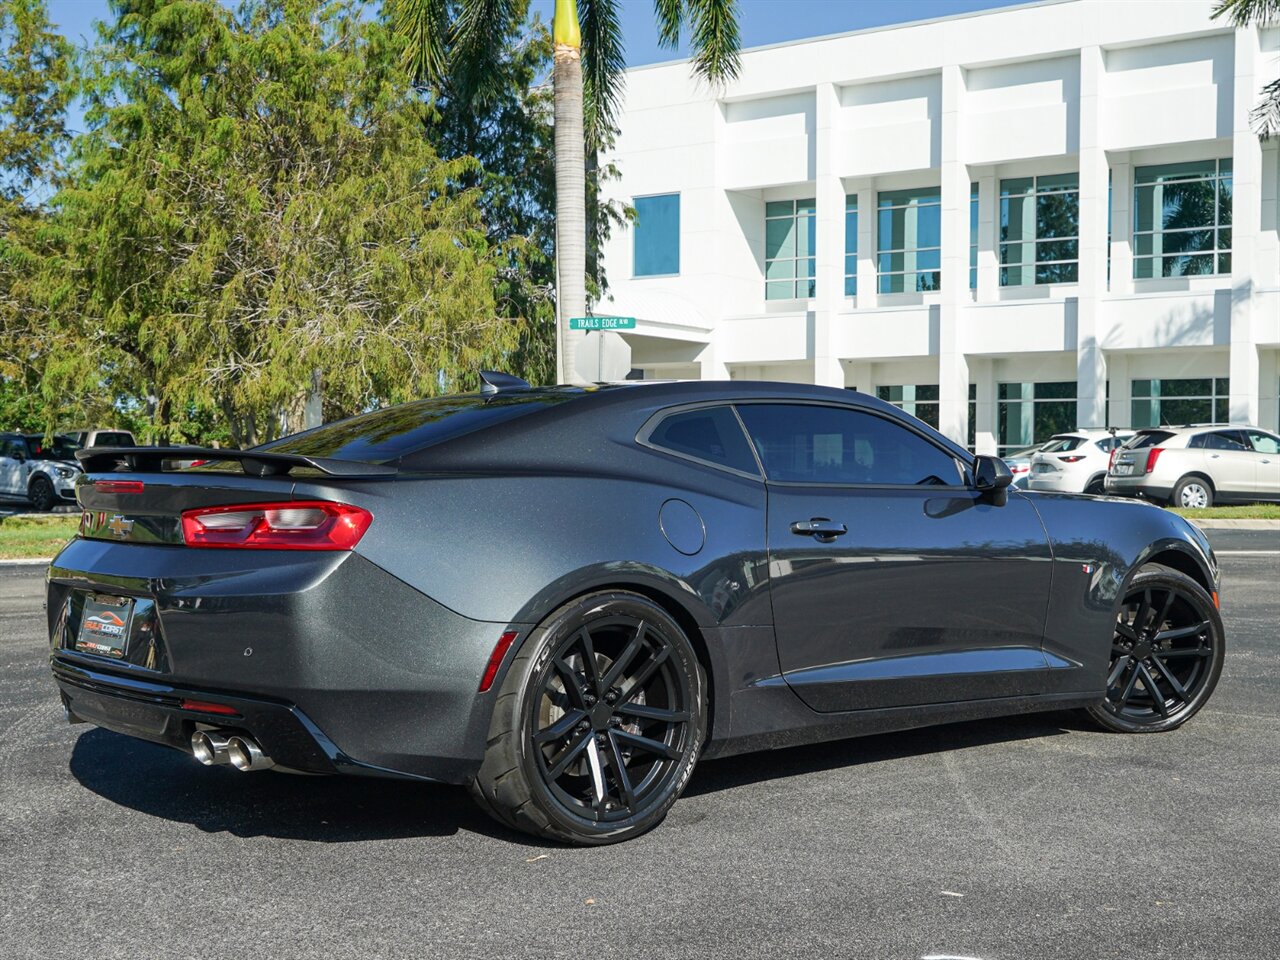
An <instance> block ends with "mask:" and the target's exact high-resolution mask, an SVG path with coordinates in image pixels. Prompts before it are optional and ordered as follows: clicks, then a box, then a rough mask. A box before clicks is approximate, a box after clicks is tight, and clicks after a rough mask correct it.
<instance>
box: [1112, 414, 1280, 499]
mask: <svg viewBox="0 0 1280 960" xmlns="http://www.w3.org/2000/svg"><path fill="white" fill-rule="evenodd" d="M1106 490H1107V493H1111V494H1117V495H1120V496H1129V497H1145V498H1147V499H1149V500H1154V501H1156V502H1159V503H1169V504H1171V505H1172V506H1175V507H1210V506H1213V504H1215V503H1255V502H1257V501H1275V502H1280V437H1278V436H1276V435H1275V434H1274V433H1271V432H1270V431H1267V430H1260V429H1259V428H1257V427H1250V426H1236V425H1233V424H1201V425H1196V426H1187V427H1152V428H1149V429H1144V430H1139V431H1138V432H1137V434H1136V435H1135V436H1134V437H1133V438H1132V439H1131V440H1130V441H1129V442H1128V443H1126V444H1125V445H1124V446H1123V447H1121V448H1120V449H1119V450H1117V451H1116V453H1115V454H1114V455H1113V456H1112V458H1111V467H1110V469H1109V470H1108V471H1107V482H1106Z"/></svg>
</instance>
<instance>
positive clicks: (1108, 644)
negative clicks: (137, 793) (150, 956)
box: [47, 373, 1224, 844]
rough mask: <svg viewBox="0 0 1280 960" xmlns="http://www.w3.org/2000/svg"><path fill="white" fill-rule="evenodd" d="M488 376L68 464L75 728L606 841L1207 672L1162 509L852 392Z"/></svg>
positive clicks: (1171, 518) (1178, 549) (67, 618)
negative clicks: (897, 746)
mask: <svg viewBox="0 0 1280 960" xmlns="http://www.w3.org/2000/svg"><path fill="white" fill-rule="evenodd" d="M482 378H483V380H484V382H485V384H486V386H485V389H484V392H482V393H481V394H476V395H468V396H452V397H441V398H435V399H430V400H421V401H417V402H414V403H409V404H405V405H402V406H397V407H390V408H387V409H382V410H376V411H373V412H370V413H366V414H363V415H361V416H357V417H354V418H352V419H349V420H345V421H341V422H338V423H331V424H326V425H324V426H321V427H318V428H315V429H313V430H310V431H307V432H305V433H301V434H297V435H294V436H291V437H286V438H284V439H282V440H277V441H274V442H272V443H269V444H266V445H264V446H261V447H257V448H254V449H252V450H219V451H209V452H208V458H209V461H210V462H209V463H206V464H205V465H203V466H202V467H200V468H198V469H197V470H195V471H190V470H184V471H165V469H164V461H165V460H166V459H172V458H173V457H174V456H175V454H174V452H173V451H171V450H168V449H165V448H148V447H139V448H136V449H135V450H131V451H129V458H130V461H131V466H130V472H112V468H113V467H114V466H115V464H116V463H117V461H118V458H119V455H120V452H119V451H113V450H111V449H110V448H108V449H105V450H102V449H99V450H97V451H95V450H88V451H84V452H82V454H81V456H82V458H83V462H84V464H85V466H86V468H87V470H88V475H87V476H86V477H85V478H83V480H82V481H81V483H80V486H79V499H80V503H81V506H82V507H83V508H84V515H83V522H82V528H81V533H80V536H78V537H77V538H76V539H75V540H73V541H72V542H71V543H70V544H68V546H67V547H66V548H65V549H64V550H63V551H62V552H61V553H60V554H59V555H58V556H57V558H55V560H54V561H53V564H52V565H51V567H50V569H49V574H48V596H47V600H48V604H47V606H48V623H49V631H50V641H51V665H52V669H53V674H54V676H55V678H56V682H57V686H58V689H59V690H60V692H61V696H62V700H63V704H64V706H65V708H66V711H67V714H68V717H69V719H70V720H71V721H72V722H78V721H80V720H87V721H89V722H92V723H95V724H97V725H99V726H102V727H106V728H108V729H110V730H114V731H117V732H120V733H125V734H129V735H131V736H135V737H140V738H142V739H145V740H152V741H156V742H159V743H163V744H167V745H169V746H172V747H175V748H177V749H180V750H183V751H186V752H189V753H191V754H192V755H194V756H195V758H196V759H198V760H199V761H200V762H202V763H205V764H225V763H230V764H231V765H232V766H233V767H235V768H236V769H237V770H241V771H254V770H263V769H268V768H271V767H273V766H274V767H275V768H276V769H282V768H283V769H288V770H292V771H305V772H307V773H316V774H325V773H328V774H332V773H358V774H364V775H369V776H391V777H404V778H413V779H430V780H435V781H444V782H448V783H461V784H467V785H468V786H469V787H470V789H471V792H472V794H473V796H474V797H475V798H476V799H477V801H478V802H479V804H480V806H482V807H483V808H484V809H485V810H486V811H488V812H489V813H490V814H492V815H493V816H494V817H495V818H497V819H498V820H499V821H501V822H502V823H504V824H507V825H509V826H510V827H514V828H517V829H520V830H525V831H528V832H529V833H533V834H537V835H539V836H542V837H547V838H551V839H554V840H557V841H560V842H570V843H579V844H603V843H612V842H616V841H619V840H625V839H627V838H629V837H634V836H636V835H637V834H639V833H641V832H643V831H645V830H647V829H649V828H651V827H653V826H654V825H656V824H657V823H658V822H659V821H661V819H662V818H663V816H664V815H665V814H666V812H667V810H668V809H669V808H670V807H671V805H672V804H673V803H674V802H675V800H676V798H677V797H678V796H679V794H680V792H681V791H682V790H683V789H684V787H685V785H686V784H687V783H688V782H689V778H690V776H691V774H692V772H693V769H694V766H695V764H696V763H697V761H698V760H699V758H701V757H723V756H728V755H731V754H738V753H744V752H747V751H755V750H762V749H770V748H776V747H782V746H788V745H792V744H797V743H803V742H812V741H821V740H831V739H836V738H840V737H847V736H854V735H859V734H869V733H880V732H884V731H888V730H896V729H903V728H908V727H918V726H921V725H924V724H930V723H945V722H950V721H954V720H958V719H962V718H963V719H973V718H977V717H985V716H995V715H1003V714H1009V713H1020V712H1023V711H1028V710H1057V709H1063V708H1067V707H1080V708H1084V709H1086V710H1087V711H1088V713H1089V714H1090V715H1091V716H1092V717H1093V718H1094V719H1095V720H1096V721H1097V722H1098V723H1099V724H1101V725H1102V726H1103V727H1104V728H1106V729H1110V730H1116V731H1126V732H1153V731H1160V730H1169V729H1172V728H1174V727H1177V726H1179V725H1180V724H1182V723H1183V722H1184V721H1186V720H1187V718H1189V717H1190V716H1192V715H1193V714H1194V713H1195V712H1196V711H1197V710H1199V709H1200V708H1201V706H1203V704H1204V703H1205V701H1206V700H1207V698H1208V697H1209V695H1210V692H1211V691H1212V690H1213V687H1214V685H1215V683H1216V682H1217V679H1218V675H1219V673H1220V671H1221V669H1222V661H1223V655H1224V653H1223V651H1224V646H1223V644H1224V638H1223V627H1222V620H1221V618H1220V616H1219V613H1218V609H1217V602H1216V599H1215V598H1216V596H1217V595H1218V590H1219V577H1218V566H1217V563H1216V561H1215V559H1214V556H1213V552H1212V550H1211V549H1210V547H1209V543H1208V541H1207V540H1206V539H1205V537H1204V535H1203V534H1202V533H1201V532H1200V531H1199V530H1198V529H1196V528H1195V527H1194V526H1193V525H1191V524H1190V523H1188V522H1187V521H1186V520H1184V519H1182V518H1181V517H1179V516H1177V515H1176V514H1173V513H1170V512H1167V511H1164V510H1157V509H1155V508H1153V507H1151V506H1150V505H1147V504H1143V503H1139V502H1133V501H1129V502H1126V501H1123V500H1115V499H1100V498H1088V497H1074V496H1065V495H1060V494H1050V493H1038V494H1037V493H1022V492H1019V491H1016V490H1010V489H1009V483H1010V481H1011V480H1012V477H1011V475H1010V473H1009V471H1008V470H1007V469H1006V467H1005V465H1004V463H1003V462H1002V461H1001V460H999V459H998V458H996V457H990V456H977V457H975V456H973V455H971V454H969V453H968V452H967V451H966V450H965V449H964V448H963V447H961V446H959V445H957V444H955V443H953V442H952V441H951V440H949V439H947V438H945V437H943V436H941V435H940V434H938V433H937V432H936V431H934V430H932V429H930V428H929V427H927V426H926V425H924V424H923V423H921V422H920V421H919V420H917V419H915V418H914V417H911V416H909V415H907V414H905V413H903V412H902V411H900V410H898V409H897V408H896V407H894V406H891V405H890V404H888V403H886V402H883V401H881V400H878V399H876V398H874V397H869V396H865V395H862V394H856V393H851V392H849V391H847V390H835V389H829V388H825V387H816V386H804V385H799V384H783V383H752V382H740V381H695V382H684V383H679V382H674V383H672V382H668V383H631V384H616V385H604V386H598V387H591V388H578V387H568V386H564V387H550V388H543V389H535V388H531V387H530V386H529V385H528V384H526V383H524V382H523V381H521V380H517V379H516V378H514V377H509V376H503V375H498V374H490V373H486V374H483V375H482ZM220 464H221V465H222V467H221V469H220V468H219V465H220ZM193 802H198V801H193Z"/></svg>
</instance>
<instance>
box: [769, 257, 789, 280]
mask: <svg viewBox="0 0 1280 960" xmlns="http://www.w3.org/2000/svg"><path fill="white" fill-rule="evenodd" d="M795 275H796V262H795V261H794V260H770V261H768V262H767V263H766V264H765V265H764V278H765V279H766V280H792V279H794V278H795Z"/></svg>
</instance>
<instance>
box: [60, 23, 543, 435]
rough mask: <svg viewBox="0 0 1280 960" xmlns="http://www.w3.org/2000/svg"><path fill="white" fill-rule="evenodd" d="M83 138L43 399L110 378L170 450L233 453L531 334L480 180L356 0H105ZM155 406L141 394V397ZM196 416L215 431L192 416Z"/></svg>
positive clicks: (499, 361)
mask: <svg viewBox="0 0 1280 960" xmlns="http://www.w3.org/2000/svg"><path fill="white" fill-rule="evenodd" d="M113 11H114V13H115V15H116V16H115V18H114V20H113V21H111V22H108V23H106V24H103V25H102V27H101V37H100V42H99V45H98V47H97V48H96V49H95V50H94V51H93V52H92V56H91V59H90V62H89V64H88V68H87V70H86V72H85V80H86V85H85V93H86V96H87V98H88V101H89V104H90V109H89V110H88V112H87V118H88V121H89V124H90V128H91V129H90V132H89V133H88V134H87V135H85V136H84V137H82V138H81V139H80V140H79V141H78V142H77V144H76V147H75V154H74V162H75V165H76V173H77V175H76V177H75V178H74V181H73V182H71V183H69V184H68V185H67V186H66V187H65V188H64V189H63V190H61V191H60V192H59V193H58V195H57V196H56V197H55V200H54V204H55V208H56V211H57V215H58V219H59V223H60V227H61V230H62V231H63V239H64V243H65V249H66V261H67V262H66V264H65V267H66V269H65V270H63V271H60V272H61V274H62V275H63V276H64V277H65V280H64V281H63V286H62V288H61V289H60V290H58V291H57V292H56V295H55V299H57V300H58V301H60V302H63V303H65V304H66V308H65V309H63V310H61V311H60V312H59V315H58V323H59V324H60V327H59V330H60V332H62V333H64V334H65V335H66V337H67V339H68V340H70V341H73V342H75V343H77V344H78V345H80V346H81V349H78V350H75V351H68V352H65V353H63V354H61V355H59V356H58V357H57V361H56V363H51V364H50V367H49V369H48V371H47V373H46V377H45V388H46V390H48V389H49V388H50V386H51V385H52V386H53V387H55V388H56V389H59V390H62V391H71V392H74V391H75V389H76V386H77V385H78V384H83V383H92V382H95V381H96V380H98V379H100V378H101V377H102V375H103V371H107V372H108V374H109V375H110V376H111V377H112V379H113V382H112V387H114V388H115V390H116V392H120V393H124V394H127V395H130V396H133V397H137V398H140V399H143V400H144V402H147V403H148V405H149V406H150V407H151V408H152V410H153V411H154V414H153V415H154V419H155V430H154V431H153V434H152V435H153V436H155V437H156V438H157V439H174V438H176V437H177V436H178V435H182V434H189V433H191V432H199V433H201V434H203V433H205V429H203V428H204V427H207V426H208V420H209V413H210V412H211V411H212V412H216V414H217V416H218V418H219V419H220V420H222V421H223V422H224V423H225V424H226V425H227V427H228V429H229V432H230V434H231V437H230V439H232V440H233V441H234V442H236V443H238V444H250V443H256V442H261V441H263V440H266V439H270V438H272V437H273V436H276V435H278V434H279V433H280V432H281V431H282V430H286V429H296V428H297V427H298V426H300V424H301V414H302V407H303V404H304V402H305V399H306V397H307V394H308V392H309V391H310V390H311V389H312V386H313V376H315V375H317V374H318V376H319V381H320V385H321V389H322V392H323V396H324V403H325V413H326V416H327V417H332V416H339V415H345V414H351V413H355V412H358V411H360V410H364V409H369V408H371V407H374V406H378V405H381V404H385V403H394V402H399V401H402V400H407V399H411V398H413V397H418V396H423V395H429V394H433V393H437V392H441V391H452V390H457V389H460V388H465V387H467V386H472V385H474V375H475V371H476V370H478V369H479V368H480V367H482V366H485V365H493V366H502V365H503V361H504V358H506V357H507V356H508V355H509V354H510V352H511V351H512V350H513V349H514V348H515V347H516V346H517V344H518V343H519V341H520V337H521V333H522V329H523V323H522V322H521V321H519V320H515V319H510V318H509V315H508V314H506V313H505V312H504V309H503V308H504V307H506V306H507V305H506V304H501V305H500V304H498V303H496V302H495V298H494V291H495V289H496V288H498V274H499V271H500V270H501V269H502V268H503V267H504V266H505V265H507V264H508V263H509V257H508V256H507V255H506V253H505V251H503V250H502V249H501V248H498V247H495V246H493V245H491V244H490V243H489V242H488V239H487V237H486V230H485V225H484V223H483V220H482V217H481V214H480V210H479V207H478V200H479V194H478V191H477V190H476V189H474V188H470V189H469V188H466V187H465V184H466V182H467V181H468V179H469V178H472V179H473V178H474V175H475V172H476V170H477V166H476V163H475V161H473V160H470V159H467V158H457V159H452V160H442V159H441V158H440V157H439V155H438V154H437V153H436V151H435V150H434V149H433V148H432V146H431V145H430V143H429V142H428V141H427V140H426V139H425V138H424V137H423V129H424V124H425V123H426V119H427V118H426V115H425V113H424V109H423V106H422V105H421V103H420V100H419V98H418V97H417V95H416V94H415V92H414V91H413V90H412V89H411V88H410V86H409V84H408V82H407V79H406V77H405V76H404V75H403V73H402V71H401V69H400V68H399V65H398V61H399V47H398V44H397V42H396V41H395V39H394V38H393V37H392V35H391V34H390V32H389V31H388V30H387V28H386V27H385V26H384V25H382V24H380V23H378V22H375V21H371V20H369V19H368V18H366V17H364V16H362V13H363V9H362V6H361V5H360V4H359V3H355V2H322V0H277V2H266V0H250V2H247V3H245V4H243V5H242V6H241V7H240V9H239V10H238V11H236V12H235V13H232V12H230V11H228V10H227V9H226V8H224V7H223V6H222V5H221V4H220V3H218V2H216V0H168V2H166V0H113ZM147 398H149V400H148V399H147ZM202 420H203V424H202V422H201V421H202Z"/></svg>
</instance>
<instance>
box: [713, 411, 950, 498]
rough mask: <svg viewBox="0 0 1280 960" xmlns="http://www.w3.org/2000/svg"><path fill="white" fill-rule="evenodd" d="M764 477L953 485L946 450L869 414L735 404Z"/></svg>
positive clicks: (825, 481) (818, 481)
mask: <svg viewBox="0 0 1280 960" xmlns="http://www.w3.org/2000/svg"><path fill="white" fill-rule="evenodd" d="M738 413H739V414H740V415H741V416H742V420H743V423H745V424H746V426H747V433H748V434H750V436H751V441H752V443H754V444H755V447H756V450H757V452H758V453H759V454H760V460H761V461H762V462H763V463H764V470H765V475H766V476H767V477H768V478H769V479H770V480H782V481H792V482H800V483H824V484H830V483H872V484H892V485H895V486H914V485H916V484H946V485H955V484H959V483H960V482H961V475H960V469H959V466H958V465H957V463H956V460H955V458H954V457H952V456H951V455H950V454H949V453H947V452H945V451H943V450H941V449H939V448H938V447H935V446H934V445H933V444H932V443H930V442H929V441H927V440H925V439H924V438H923V437H921V436H919V435H918V434H916V433H913V432H912V431H910V430H908V429H907V428H906V427H902V426H899V425H898V424H896V423H894V422H892V421H891V420H887V419H885V418H883V417H878V416H875V415H874V414H870V413H864V412H862V411H860V410H851V409H848V408H842V407H823V406H817V405H814V404H789V403H787V404H784V403H752V404H742V405H741V406H739V407H738Z"/></svg>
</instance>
